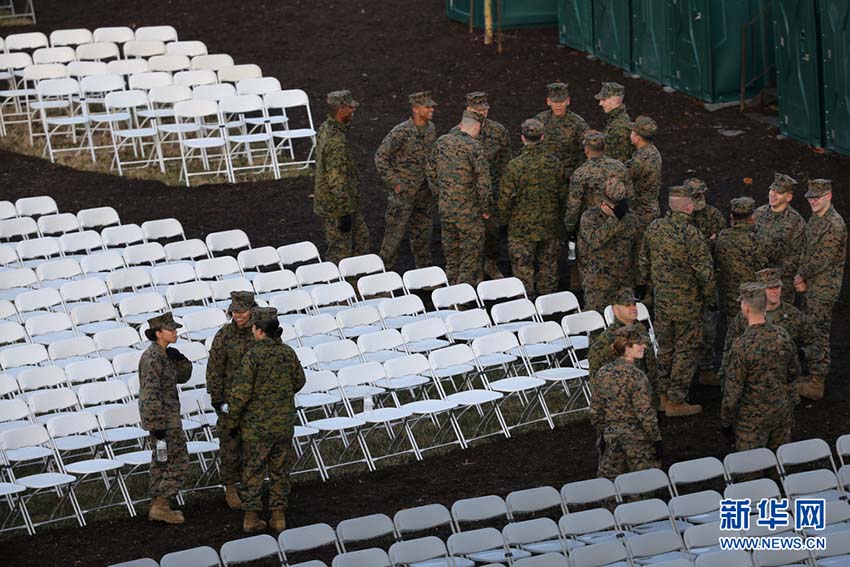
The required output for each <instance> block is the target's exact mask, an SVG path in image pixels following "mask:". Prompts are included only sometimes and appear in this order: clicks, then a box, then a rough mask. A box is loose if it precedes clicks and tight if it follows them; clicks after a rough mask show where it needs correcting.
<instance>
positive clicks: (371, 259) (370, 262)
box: [339, 254, 385, 279]
mask: <svg viewBox="0 0 850 567" xmlns="http://www.w3.org/2000/svg"><path fill="white" fill-rule="evenodd" d="M383 271H385V269H384V261H383V260H381V257H380V256H378V255H377V254H364V255H362V256H351V257H349V258H343V259H342V260H340V261H339V275H340V277H342V278H343V279H348V278H359V277H360V276H366V275H369V274H377V273H380V272H383Z"/></svg>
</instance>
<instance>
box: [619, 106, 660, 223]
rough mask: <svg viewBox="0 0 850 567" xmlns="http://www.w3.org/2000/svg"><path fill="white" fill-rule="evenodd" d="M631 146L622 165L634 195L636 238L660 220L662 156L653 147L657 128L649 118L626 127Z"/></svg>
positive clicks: (640, 119)
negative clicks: (626, 159) (653, 222)
mask: <svg viewBox="0 0 850 567" xmlns="http://www.w3.org/2000/svg"><path fill="white" fill-rule="evenodd" d="M629 128H631V134H630V135H631V142H632V144H633V145H634V147H635V152H634V153H633V154H632V157H631V159H629V160H628V161H627V162H625V166H626V169H627V170H628V171H629V178H630V179H631V180H632V187H633V188H634V191H635V196H634V199H632V202H631V204H632V210H633V211H634V213H635V216H636V217H637V221H638V234H639V235H642V234H643V233H644V231H645V230H646V227H648V226H649V224H650V223H651V222H652V221H654V220H655V219H657V218H658V217H659V216H661V205H660V204H659V201H658V193H659V191H660V190H661V154H660V153H659V152H658V148H656V147H655V144H653V143H652V142H653V140H654V139H655V133H656V132H657V131H658V126H657V125H656V124H655V121H654V120H653V119H652V118H649V117H648V116H638V117H637V118H636V119H635V121H634V122H630V123H629Z"/></svg>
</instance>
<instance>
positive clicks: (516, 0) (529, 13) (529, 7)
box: [446, 0, 558, 29]
mask: <svg viewBox="0 0 850 567" xmlns="http://www.w3.org/2000/svg"><path fill="white" fill-rule="evenodd" d="M473 1H474V2H475V8H474V9H475V21H474V24H475V27H477V28H483V27H484V0H473ZM490 1H491V2H492V4H491V6H492V7H493V29H496V26H497V20H496V2H498V0H490ZM501 1H502V29H514V28H545V27H552V26H556V25H557V24H558V0H501ZM469 3H470V1H469V0H446V14H447V15H448V16H449V18H451V19H452V20H455V21H458V22H463V23H465V24H466V23H469Z"/></svg>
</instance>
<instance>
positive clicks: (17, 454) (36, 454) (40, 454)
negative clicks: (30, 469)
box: [6, 416, 53, 463]
mask: <svg viewBox="0 0 850 567" xmlns="http://www.w3.org/2000/svg"><path fill="white" fill-rule="evenodd" d="M51 417H52V416H51ZM52 454H53V451H51V450H50V449H48V448H46V447H23V448H22V449H13V450H11V451H6V457H7V458H8V459H9V461H10V462H12V463H18V462H21V461H34V460H35V459H43V458H44V457H48V456H50V455H52Z"/></svg>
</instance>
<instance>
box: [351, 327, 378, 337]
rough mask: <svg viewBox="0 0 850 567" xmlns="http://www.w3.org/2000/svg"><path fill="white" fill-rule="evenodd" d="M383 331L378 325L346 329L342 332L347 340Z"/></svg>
mask: <svg viewBox="0 0 850 567" xmlns="http://www.w3.org/2000/svg"><path fill="white" fill-rule="evenodd" d="M380 330H381V327H379V326H378V325H358V326H356V327H346V328H345V329H343V330H342V334H343V335H345V337H346V338H351V337H359V336H360V335H365V334H366V333H376V332H378V331H380Z"/></svg>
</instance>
